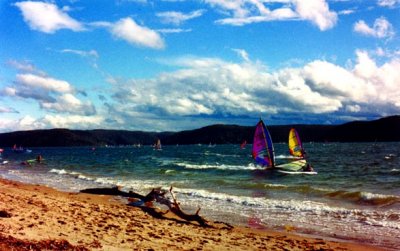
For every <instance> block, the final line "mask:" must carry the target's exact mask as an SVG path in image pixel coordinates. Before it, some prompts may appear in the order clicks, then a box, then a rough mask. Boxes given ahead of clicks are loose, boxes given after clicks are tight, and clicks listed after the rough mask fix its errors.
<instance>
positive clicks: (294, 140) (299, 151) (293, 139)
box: [289, 128, 305, 158]
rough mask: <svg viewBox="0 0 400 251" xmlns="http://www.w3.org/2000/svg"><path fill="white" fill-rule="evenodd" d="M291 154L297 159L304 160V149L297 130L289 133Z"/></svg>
mask: <svg viewBox="0 0 400 251" xmlns="http://www.w3.org/2000/svg"><path fill="white" fill-rule="evenodd" d="M289 153H290V155H292V156H294V157H297V158H304V157H305V156H304V148H303V144H302V143H301V140H300V137H299V134H298V133H297V131H296V129H294V128H292V129H290V131H289Z"/></svg>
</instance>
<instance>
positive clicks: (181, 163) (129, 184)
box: [0, 143, 400, 248]
mask: <svg viewBox="0 0 400 251" xmlns="http://www.w3.org/2000/svg"><path fill="white" fill-rule="evenodd" d="M305 148H306V150H307V152H308V156H309V161H310V162H311V163H312V164H313V166H314V168H315V169H316V171H317V172H318V174H317V175H304V174H303V175H286V174H281V173H276V172H264V171H262V170H261V168H260V167H258V166H256V165H255V164H254V162H253V160H252V158H251V146H247V149H241V148H240V147H239V146H238V145H216V146H212V147H210V146H208V145H189V146H163V149H162V150H161V151H157V150H153V148H152V147H150V146H142V147H103V148H96V149H92V148H90V147H79V148H78V147H75V148H33V149H32V153H29V154H15V153H12V152H11V151H10V150H9V149H5V153H3V159H6V160H8V161H9V163H8V164H6V165H2V166H0V175H1V176H2V177H4V178H8V179H14V180H19V181H23V182H28V183H39V184H45V185H48V186H51V187H55V188H58V189H60V190H65V191H79V190H80V189H84V188H88V187H105V186H115V185H119V186H121V187H122V189H124V190H126V191H128V190H134V191H136V192H139V193H143V194H146V193H147V192H149V191H150V190H151V188H154V187H163V188H169V187H170V186H173V187H174V190H175V191H176V195H177V197H178V199H179V200H180V201H181V202H182V204H183V206H185V207H186V209H187V210H194V208H196V207H197V206H200V207H201V208H202V211H201V212H202V214H203V215H205V216H206V217H208V218H212V219H215V220H224V221H227V222H230V223H236V224H242V225H248V226H250V227H260V226H267V227H268V228H274V229H278V230H283V229H284V228H285V226H286V227H287V226H295V227H296V232H298V233H304V234H313V235H322V236H327V237H332V238H339V239H352V240H358V241H367V242H369V243H371V244H374V245H379V246H384V247H388V248H396V247H397V246H399V244H400V241H399V240H400V143H330V144H322V143H308V144H305ZM275 153H276V162H278V163H279V162H281V163H284V162H285V161H287V157H288V150H287V145H286V144H275ZM37 154H41V155H42V156H43V157H44V158H45V161H44V163H45V164H40V165H38V164H36V165H32V166H23V165H20V163H21V161H23V160H26V159H33V158H35V156H36V155H37Z"/></svg>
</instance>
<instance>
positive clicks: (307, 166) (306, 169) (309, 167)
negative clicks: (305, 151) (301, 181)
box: [303, 163, 314, 172]
mask: <svg viewBox="0 0 400 251" xmlns="http://www.w3.org/2000/svg"><path fill="white" fill-rule="evenodd" d="M303 171H304V172H314V168H313V167H312V165H311V164H310V163H307V165H306V166H305V167H304V168H303Z"/></svg>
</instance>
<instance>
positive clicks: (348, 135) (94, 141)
mask: <svg viewBox="0 0 400 251" xmlns="http://www.w3.org/2000/svg"><path fill="white" fill-rule="evenodd" d="M267 126H268V125H267ZM292 127H295V128H296V129H297V131H298V132H299V134H300V135H301V138H302V140H303V141H305V142H309V141H313V142H325V141H330V142H368V141H400V134H399V133H398V131H399V130H400V116H391V117H385V118H382V119H378V120H374V121H354V122H349V123H345V124H342V125H302V124H296V125H279V126H268V129H269V131H270V133H271V137H272V139H273V141H274V142H287V138H288V133H289V130H290V128H292ZM253 134H254V126H238V125H211V126H206V127H203V128H199V129H195V130H187V131H181V132H161V133H157V132H143V131H125V130H69V129H49V130H32V131H17V132H10V133H2V134H0V146H1V147H11V146H12V145H14V144H17V145H18V146H20V145H21V146H24V147H43V146H102V145H132V144H138V143H140V144H145V145H148V144H153V143H154V142H155V140H156V139H157V138H159V139H161V141H162V143H163V144H166V145H168V144H181V145H185V144H199V143H200V144H209V143H212V144H240V143H241V142H242V141H243V140H247V142H248V143H252V141H253Z"/></svg>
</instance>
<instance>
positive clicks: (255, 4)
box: [205, 0, 337, 31]
mask: <svg viewBox="0 0 400 251" xmlns="http://www.w3.org/2000/svg"><path fill="white" fill-rule="evenodd" d="M205 2H206V3H208V4H210V5H211V6H212V7H216V8H217V9H219V10H221V11H222V12H223V13H224V14H226V15H229V16H231V17H228V18H224V19H220V20H218V21H217V23H220V24H229V25H245V24H250V23H256V22H269V21H279V20H281V21H284V20H308V21H310V22H311V23H313V24H315V25H316V26H318V28H319V29H320V30H322V31H324V30H327V29H330V28H332V27H333V26H335V24H336V22H337V13H336V12H334V11H331V10H330V9H329V5H328V3H327V2H326V0H308V1H302V0H286V1H262V0H235V1H227V0H205ZM268 4H270V6H274V5H276V4H280V6H279V7H277V8H275V9H273V10H272V9H270V8H268Z"/></svg>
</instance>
